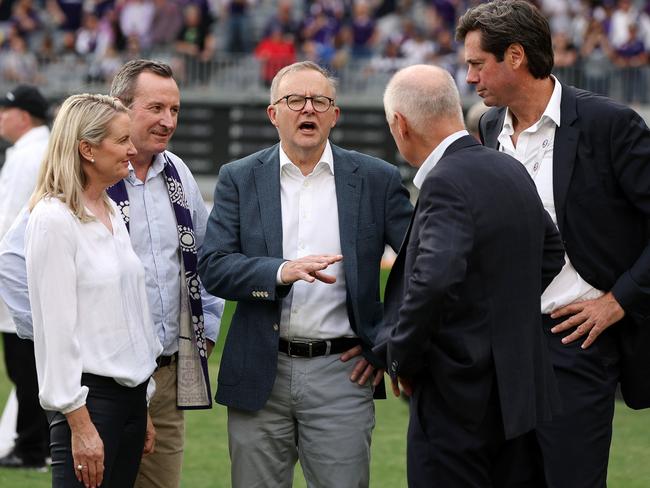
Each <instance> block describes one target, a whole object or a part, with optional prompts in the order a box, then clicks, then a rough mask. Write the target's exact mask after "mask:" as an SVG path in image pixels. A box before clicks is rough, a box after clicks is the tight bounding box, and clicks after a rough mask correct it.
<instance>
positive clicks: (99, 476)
mask: <svg viewBox="0 0 650 488" xmlns="http://www.w3.org/2000/svg"><path fill="white" fill-rule="evenodd" d="M65 416H66V418H67V420H68V425H69V426H70V431H71V432H72V459H73V463H74V472H75V475H76V476H77V479H78V480H79V481H80V482H82V483H83V484H84V485H85V486H86V488H97V487H98V486H99V485H101V483H102V480H103V479H104V443H103V442H102V439H101V438H100V437H99V434H98V433H97V429H96V428H95V425H94V424H93V422H92V420H91V419H90V415H89V414H88V409H87V408H86V406H85V405H84V406H83V407H80V408H78V409H77V410H73V411H72V412H69V413H67V414H66V415H65Z"/></svg>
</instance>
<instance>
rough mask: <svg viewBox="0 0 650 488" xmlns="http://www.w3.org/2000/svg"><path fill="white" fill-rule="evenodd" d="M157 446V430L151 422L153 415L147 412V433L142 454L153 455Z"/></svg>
mask: <svg viewBox="0 0 650 488" xmlns="http://www.w3.org/2000/svg"><path fill="white" fill-rule="evenodd" d="M155 445H156V428H155V427H154V426H153V422H152V421H151V415H149V412H147V431H146V432H145V434H144V449H143V450H142V454H143V455H144V456H146V455H147V454H151V453H153V451H154V447H155Z"/></svg>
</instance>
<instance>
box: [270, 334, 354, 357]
mask: <svg viewBox="0 0 650 488" xmlns="http://www.w3.org/2000/svg"><path fill="white" fill-rule="evenodd" d="M359 344H361V341H360V340H359V339H357V338H355V337H339V338H338V339H327V340H322V341H287V340H285V339H282V338H280V344H279V347H278V350H279V351H280V352H283V353H285V354H286V355H287V356H291V357H299V358H313V357H317V356H326V355H328V354H340V353H342V352H345V351H347V350H348V349H352V348H353V347H354V346H358V345H359Z"/></svg>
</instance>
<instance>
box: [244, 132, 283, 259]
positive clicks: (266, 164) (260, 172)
mask: <svg viewBox="0 0 650 488" xmlns="http://www.w3.org/2000/svg"><path fill="white" fill-rule="evenodd" d="M259 162H260V165H259V166H257V167H255V168H254V169H253V174H254V175H255V188H256V189H257V198H258V204H259V209H260V216H261V219H262V230H263V232H264V239H265V240H266V248H267V250H268V253H269V256H270V257H277V258H281V257H282V205H281V203H280V152H279V150H278V145H277V144H276V145H275V146H273V147H271V148H269V149H268V151H265V152H264V153H262V154H261V155H260V157H259ZM243 198H247V195H243Z"/></svg>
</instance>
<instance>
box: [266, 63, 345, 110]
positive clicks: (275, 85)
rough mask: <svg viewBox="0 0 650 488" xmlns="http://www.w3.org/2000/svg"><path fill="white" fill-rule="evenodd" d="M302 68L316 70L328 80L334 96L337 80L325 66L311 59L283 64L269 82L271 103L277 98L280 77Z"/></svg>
mask: <svg viewBox="0 0 650 488" xmlns="http://www.w3.org/2000/svg"><path fill="white" fill-rule="evenodd" d="M304 70H312V71H317V72H318V73H320V74H321V75H323V76H324V77H325V79H326V80H327V81H328V83H329V84H330V86H331V87H332V90H334V96H336V86H337V85H338V81H337V79H336V78H335V77H334V76H332V74H331V73H330V72H329V71H327V70H326V69H325V68H323V67H322V66H319V65H318V64H316V63H314V62H312V61H299V62H297V63H293V64H290V65H289V66H285V67H284V68H282V69H281V70H280V71H278V72H277V74H276V75H275V76H274V77H273V81H272V82H271V90H270V100H271V103H274V102H275V101H276V100H277V96H278V86H280V82H281V81H282V78H284V77H285V76H286V75H288V74H289V73H295V72H296V71H304Z"/></svg>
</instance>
